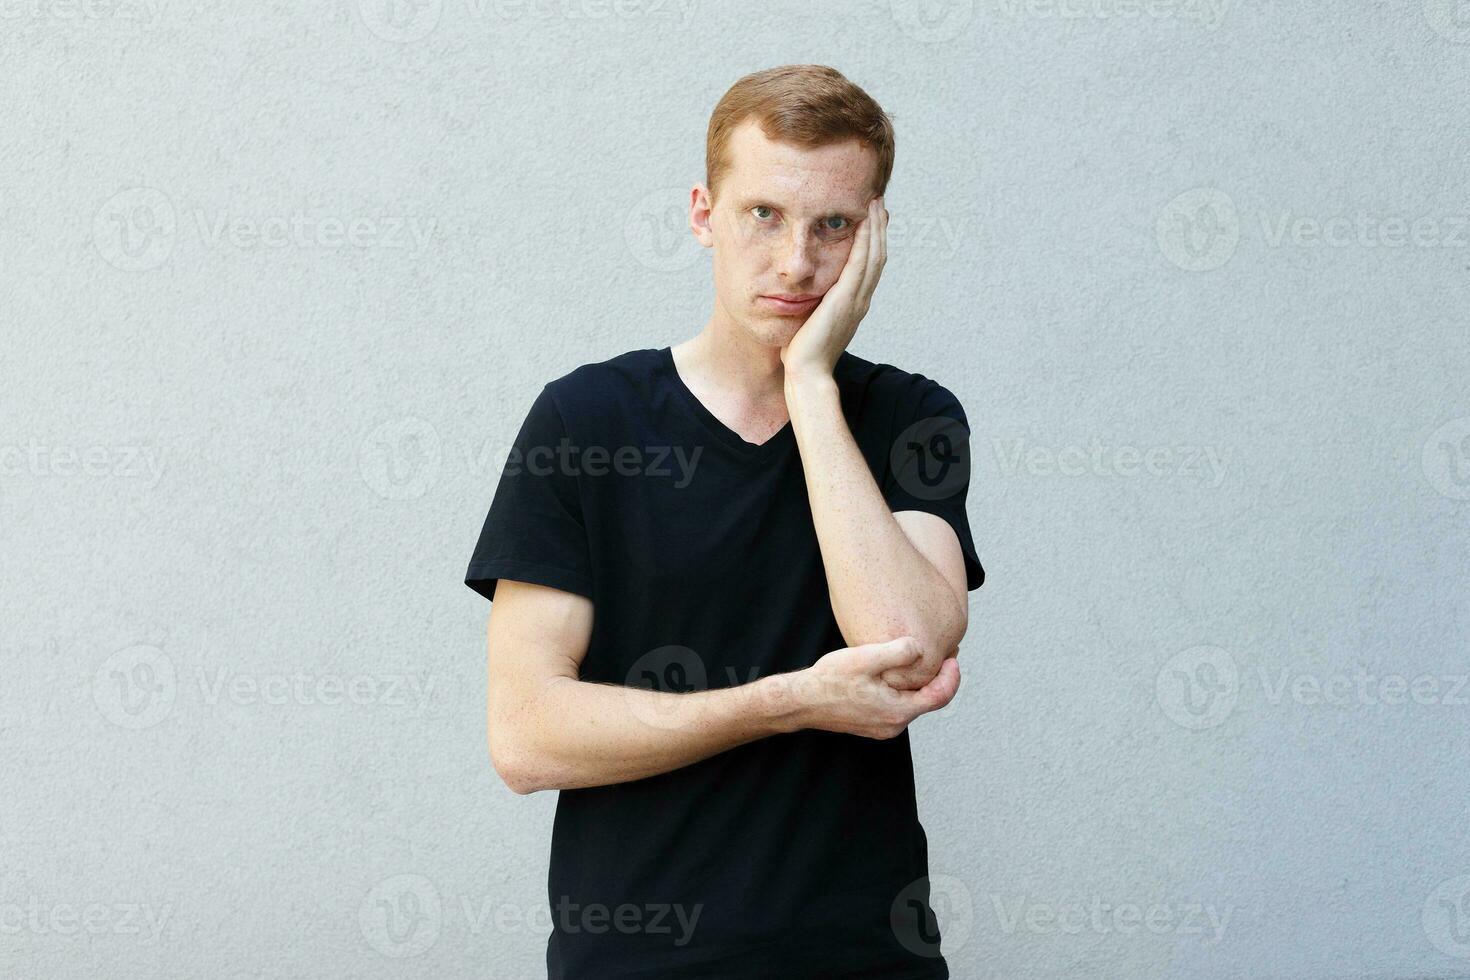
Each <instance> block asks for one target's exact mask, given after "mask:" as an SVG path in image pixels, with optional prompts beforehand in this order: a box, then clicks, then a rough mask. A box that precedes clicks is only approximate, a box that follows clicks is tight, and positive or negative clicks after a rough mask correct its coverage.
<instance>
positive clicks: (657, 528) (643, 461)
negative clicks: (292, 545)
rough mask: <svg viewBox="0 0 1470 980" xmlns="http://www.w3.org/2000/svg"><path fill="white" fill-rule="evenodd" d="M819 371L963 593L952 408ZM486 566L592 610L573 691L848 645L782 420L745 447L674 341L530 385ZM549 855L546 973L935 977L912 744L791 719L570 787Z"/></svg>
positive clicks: (855, 371)
mask: <svg viewBox="0 0 1470 980" xmlns="http://www.w3.org/2000/svg"><path fill="white" fill-rule="evenodd" d="M833 376H834V378H835V379H836V381H837V382H838V388H839V391H840V393H841V403H842V409H843V412H844V414H845V416H846V418H847V422H848V426H849V428H850V430H851V431H852V433H853V436H854V439H855V441H856V443H857V445H858V446H859V447H860V448H861V450H862V454H863V456H864V458H865V459H866V460H867V462H868V466H869V468H870V470H871V472H872V474H873V478H874V480H875V482H876V485H877V486H878V487H879V488H880V489H881V491H882V493H883V496H884V498H885V500H886V501H887V502H888V504H889V508H890V510H892V511H895V512H896V511H902V510H921V511H927V512H929V513H932V514H936V515H938V516H940V517H942V518H943V519H945V520H946V521H948V522H949V524H950V526H951V527H953V528H954V530H955V532H956V534H957V535H958V537H959V541H960V545H961V547H962V550H963V551H964V556H965V574H966V579H967V583H966V585H967V588H968V589H971V590H973V589H976V588H979V587H980V585H981V583H982V582H983V581H984V578H985V571H984V569H983V568H982V567H981V565H980V562H979V560H978V559H977V557H976V555H975V546H974V543H973V542H972V540H971V537H970V527H969V522H968V520H967V518H966V516H965V495H966V491H967V489H968V479H969V452H968V441H967V437H968V432H969V429H968V423H967V421H966V419H965V414H964V410H963V409H962V408H961V407H960V404H959V402H958V400H956V399H955V397H954V395H952V394H951V393H950V392H949V391H948V390H946V389H945V388H944V387H942V386H941V385H939V384H938V383H936V382H934V381H932V380H930V379H929V378H926V377H924V376H923V375H919V374H911V373H909V372H906V371H902V370H899V369H898V368H895V367H893V366H891V365H888V364H874V363H873V362H870V361H866V360H864V359H862V358H860V357H857V356H855V355H853V354H851V353H848V352H844V353H843V354H842V355H841V357H840V359H839V360H838V362H837V364H836V366H835V369H834V371H833ZM501 577H504V578H510V579H515V580H518V581H523V582H532V583H536V584H540V585H547V586H552V587H554V588H558V589H563V590H566V591H568V592H574V593H577V594H579V595H584V596H587V597H589V598H591V599H592V601H593V604H594V605H593V609H594V611H593V626H592V637H591V642H590V645H589V648H588V650H587V655H586V658H585V659H584V660H583V662H582V668H581V678H582V680H585V681H596V682H607V683H615V684H622V685H627V686H634V685H637V686H642V687H651V688H656V689H658V690H662V691H670V690H672V691H688V690H695V689H714V688H723V687H732V686H735V685H738V684H744V683H748V682H750V681H751V680H754V679H756V678H757V677H761V676H766V675H769V674H775V673H783V672H786V671H793V670H799V669H801V668H803V667H808V666H810V665H811V664H813V663H815V662H816V660H817V659H818V658H820V657H821V656H822V655H823V654H825V653H827V652H829V651H832V650H837V649H840V648H842V647H844V646H847V643H846V642H845V641H844V640H843V637H842V634H841V631H840V630H839V629H838V626H837V621H836V619H835V618H834V616H833V613H832V607H831V598H830V595H829V593H828V590H827V581H826V577H825V575H824V573H823V567H822V558H821V552H820V549H819V547H818V544H817V537H816V531H815V528H814V527H813V525H812V516H811V509H810V505H809V502H808V499H807V492H806V481H805V477H804V474H803V471H802V466H801V458H800V453H799V451H798V448H797V444H796V438H795V433H794V432H793V430H792V427H791V423H790V422H788V423H787V424H786V426H785V428H783V429H782V430H781V431H780V432H778V433H777V434H776V435H775V436H773V437H772V438H771V439H769V440H768V441H766V442H764V443H761V444H759V445H757V444H754V443H749V442H746V441H745V440H744V439H743V438H741V437H740V436H739V435H738V434H737V433H736V432H735V431H734V430H732V429H730V428H729V427H727V426H726V425H724V423H722V422H720V420H719V419H718V418H716V417H715V415H714V414H713V413H712V412H710V411H709V410H708V409H707V408H705V406H704V405H703V404H702V403H701V402H700V401H699V400H698V399H697V398H696V397H695V396H694V394H693V392H692V391H690V390H689V388H688V387H687V386H686V385H685V384H684V382H683V380H682V379H681V378H680V376H679V374H678V371H677V370H676V369H675V366H674V359H673V355H672V354H671V352H670V350H669V348H667V347H664V348H660V349H644V350H635V351H629V352H627V353H625V354H621V355H619V356H617V357H614V358H611V359H609V360H607V361H603V362H600V363H595V364H584V365H582V366H581V367H578V368H577V369H575V370H573V371H571V372H570V373H568V374H566V375H564V376H562V377H560V378H558V379H556V380H555V381H552V382H551V383H549V384H547V385H546V386H545V387H544V388H543V389H542V391H541V393H540V395H539V396H538V397H537V398H536V400H535V403H534V404H533V405H532V406H531V410H530V413H529V415H528V416H527V418H526V420H525V422H524V424H523V425H522V427H521V430H520V433H519V435H518V436H517V437H516V442H515V445H514V447H513V449H512V450H511V452H510V454H509V458H508V459H507V463H506V468H505V471H504V472H503V474H502V475H501V478H500V482H499V485H498V487H497V488H496V491H495V497H494V500H493V502H492V503H491V506H490V512H489V515H488V516H487V517H486V519H485V524H484V528H483V530H482V531H481V533H480V538H479V541H478V543H477V544H476V546H475V551H474V556H473V558H472V559H471V561H470V564H469V569H468V572H467V573H466V576H465V584H466V585H468V586H470V587H471V588H473V589H474V590H475V591H476V592H478V593H480V594H481V595H483V596H485V597H486V598H489V599H493V598H494V594H495V584H496V581H497V580H498V579H499V578H501ZM648 720H649V722H650V723H651V724H657V721H658V720H657V719H656V718H654V719H648ZM550 864H551V867H550V874H549V881H548V897H549V900H550V904H551V915H552V920H553V927H552V933H551V936H550V939H549V942H548V945H547V954H546V962H547V967H548V972H549V976H550V977H551V978H553V980H555V978H569V980H592V978H595V980H623V978H628V980H632V978H668V977H680V978H686V977H687V978H695V977H709V978H762V980H765V978H770V977H781V978H784V980H803V978H816V977H844V978H858V977H873V978H878V977H882V978H884V980H904V978H920V977H924V978H943V977H948V976H949V970H948V967H947V965H946V964H945V961H944V958H943V956H942V955H941V954H940V944H939V935H938V931H937V923H936V921H935V919H934V915H933V912H932V910H931V908H930V906H929V887H928V880H927V875H928V873H929V872H928V853H927V842H926V839H925V835H924V830H923V828H922V827H921V826H920V824H919V819H918V814H917V809H916V805H915V799H914V780H913V763H912V759H911V757H910V754H909V738H908V732H907V731H905V732H903V733H902V734H900V735H899V736H898V737H896V738H893V739H888V740H879V739H867V738H860V737H857V736H851V735H843V734H838V733H834V732H825V731H817V730H810V729H808V730H803V731H800V732H794V733H790V734H780V735H776V736H773V737H769V738H764V739H759V740H757V741H754V742H749V743H747V744H745V745H742V746H738V747H736V748H734V749H731V750H729V751H726V752H723V753H720V754H717V755H715V756H712V757H710V758H708V759H705V760H703V761H701V762H698V763H695V764H693V765H690V766H685V767H683V768H681V769H677V770H674V771H672V772H667V773H661V774H659V775H656V776H651V777H648V778H645V779H639V780H634V781H632V782H624V783H618V784H614V785H609V786H597V787H589V788H581V789H570V790H562V791H561V792H560V795H559V798H558V801H557V808H556V818H555V822H554V825H553V829H552V843H551V861H550Z"/></svg>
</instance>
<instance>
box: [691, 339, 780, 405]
mask: <svg viewBox="0 0 1470 980" xmlns="http://www.w3.org/2000/svg"><path fill="white" fill-rule="evenodd" d="M674 353H675V354H677V355H678V361H679V366H680V367H681V368H683V369H687V371H688V372H689V373H690V374H692V375H695V376H697V377H699V378H700V379H701V380H704V379H708V380H710V381H713V382H715V383H716V384H717V385H718V387H719V388H721V389H723V390H725V391H729V392H731V393H732V394H735V395H736V396H737V397H738V398H739V399H740V400H741V401H744V402H748V403H752V404H762V403H767V404H768V403H771V402H784V400H785V394H784V383H785V379H786V369H785V365H783V364H782V363H781V349H780V348H779V347H768V346H766V345H765V344H761V343H759V342H757V341H756V340H754V339H752V338H751V337H750V335H749V334H747V333H746V332H745V331H743V330H740V329H739V328H737V327H735V326H734V325H733V324H727V323H724V322H722V321H720V320H719V319H718V318H717V317H711V318H710V321H709V322H708V323H706V324H705V326H704V329H703V330H701V331H700V332H699V333H698V334H696V335H695V336H693V337H691V338H689V339H688V340H686V341H683V342H682V343H679V344H675V345H674Z"/></svg>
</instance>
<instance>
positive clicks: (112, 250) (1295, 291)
mask: <svg viewBox="0 0 1470 980" xmlns="http://www.w3.org/2000/svg"><path fill="white" fill-rule="evenodd" d="M811 61H815V62H823V63H828V64H832V65H834V66H836V67H838V68H839V69H841V70H843V71H844V72H845V73H847V74H848V75H849V76H850V77H851V78H853V79H854V80H855V81H857V82H859V83H860V84H862V85H864V86H865V87H867V88H868V89H869V91H870V92H872V94H873V95H874V96H875V97H876V98H877V99H878V100H879V101H880V102H881V103H883V105H884V106H885V107H886V108H887V109H888V110H889V112H890V113H891V114H892V116H893V118H894V121H895V123H896V125H897V129H898V159H897V164H896V167H895V172H894V176H893V181H892V184H891V186H890V188H889V194H888V200H887V203H888V207H889V210H890V212H891V214H892V224H891V226H890V257H889V262H888V266H887V269H886V271H885V274H884V278H883V283H882V285H881V286H880V288H879V290H878V293H877V295H876V297H875V300H874V303H873V309H872V311H871V313H870V314H869V316H868V319H867V320H866V321H865V322H864V324H863V326H862V329H861V330H860V331H859V334H858V336H857V339H856V341H855V343H854V345H853V348H852V349H853V350H854V352H855V353H858V354H860V355H862V356H864V357H868V358H870V359H874V360H883V361H889V362H891V363H895V364H897V365H899V366H901V367H904V368H907V369H909V370H914V371H920V372H923V373H925V374H928V375H930V376H931V377H934V378H936V379H938V380H939V381H941V382H942V383H944V384H945V385H946V386H948V387H949V388H950V389H951V390H953V391H954V392H955V393H956V394H957V395H958V396H959V397H960V399H961V400H962V402H963V403H964V405H965V408H966V411H967V413H968V416H969V419H970V421H971V423H972V426H973V429H974V433H973V443H972V448H973V451H974V475H973V485H972V490H971V495H970V501H969V503H970V515H971V523H972V525H973V527H974V529H975V537H976V542H977V545H978V548H979V552H980V555H981V558H982V560H983V561H984V563H985V566H986V570H987V573H988V581H987V584H986V585H985V587H984V588H983V589H981V590H980V591H978V592H976V593H972V596H971V599H972V605H971V628H970V633H969V636H968V637H967V639H966V641H965V646H964V653H963V654H962V658H961V661H962V663H963V664H965V665H966V667H965V670H966V679H965V684H964V687H963V688H962V690H961V692H960V694H959V697H958V698H957V699H956V701H955V702H954V703H953V704H952V705H951V706H950V707H949V708H948V709H946V710H945V711H944V712H941V713H938V714H935V715H931V716H927V717H925V718H923V719H920V720H919V722H918V723H916V725H915V726H914V728H913V738H914V747H915V756H916V766H917V769H918V772H919V780H920V811H921V816H922V818H923V820H924V822H925V825H926V827H927V829H928V832H929V840H930V848H931V851H930V864H931V868H932V870H933V875H934V886H933V887H934V891H935V894H936V899H935V901H936V905H937V907H938V909H939V911H940V913H941V916H942V924H943V927H944V930H945V940H946V941H945V952H946V954H947V956H948V958H949V960H950V962H951V964H952V967H953V969H954V973H955V976H956V977H963V978H979V977H984V978H1028V980H1029V978H1046V980H1051V978H1064V977H1079V978H1080V977H1087V978H1093V977H1129V978H1133V977H1148V978H1153V977H1190V978H1193V977H1221V978H1264V977H1269V978H1317V977H1323V978H1326V977H1373V978H1408V977H1416V978H1420V977H1451V976H1466V975H1470V836H1467V834H1470V832H1467V826H1470V822H1467V819H1466V817H1467V813H1466V802H1467V795H1466V784H1465V773H1466V771H1467V767H1466V760H1467V749H1470V724H1467V722H1470V706H1467V705H1470V688H1467V687H1466V686H1465V676H1466V673H1467V671H1470V658H1467V654H1466V641H1465V638H1466V636H1467V634H1470V613H1467V603H1466V595H1465V586H1466V569H1467V568H1470V529H1467V524H1470V395H1467V384H1466V378H1467V376H1470V334H1467V330H1466V327H1467V319H1470V317H1467V309H1470V228H1467V218H1470V193H1467V191H1470V153H1467V143H1466V132H1467V128H1470V127H1467V122H1470V110H1467V107H1466V94H1467V88H1470V4H1467V3H1465V2H1463V0H1430V2H1427V3H1425V2H1422V0H1390V2H1384V3H1369V2H1327V0H1304V2H1301V3H1267V2H1261V0H1249V2H1247V0H1233V2H1232V0H970V2H964V0H960V2H950V3H947V4H945V3H909V2H894V3H892V4H891V5H890V4H883V3H873V2H867V3H855V4H854V3H836V2H831V0H827V2H816V3H813V2H803V3H799V4H798V3H785V2H783V3H762V4H758V5H757V4H725V3H713V2H701V3H695V2H692V0H623V2H619V3H617V4H614V3H612V2H610V0H608V2H599V0H556V2H552V0H537V2H535V3H511V2H508V0H507V2H496V0H442V2H440V0H432V2H429V0H418V2H417V3H409V2H403V0H364V2H362V3H361V4H359V3H358V2H357V0H343V2H339V3H329V4H284V3H279V2H262V3H256V4H231V5H226V4H214V5H193V4H185V3H181V2H172V0H168V2H150V0H137V2H124V0H0V80H3V83H4V87H3V91H4V95H3V99H0V133H3V136H0V330H3V347H0V470H3V474H0V555H3V560H0V590H3V596H4V615H3V619H0V663H3V666H4V671H3V675H0V749H3V755H4V765H3V769H0V772H3V776H0V778H3V780H4V790H3V792H0V845H3V846H0V976H4V977H6V978H9V977H64V978H82V977H95V976H107V977H111V978H132V977H168V978H185V977H188V978H195V977H227V978H246V977H303V978H304V977H325V976H331V977H426V976H433V977H511V978H533V977H536V976H539V975H544V960H543V957H544V948H545V935H546V929H547V921H548V920H547V913H546V910H545V908H544V904H545V875H546V861H547V850H548V841H549V836H550V826H551V825H550V821H551V817H552V813H553V808H554V805H555V796H554V794H550V793H541V794H535V795H532V796H528V797H518V796H515V795H514V794H512V793H511V792H510V791H509V790H507V789H506V788H505V787H504V786H503V785H502V784H501V783H500V781H499V780H498V779H497V778H496V776H495V774H494V772H493V770H492V769H491V766H490V763H489V760H488V758H487V754H486V750H485V737H484V707H485V666H484V648H483V647H484V627H485V617H486V614H487V612H488V610H489V606H488V605H487V604H486V603H485V602H484V600H483V599H481V598H479V597H478V596H476V595H475V594H474V593H472V592H471V591H470V590H469V589H466V588H465V587H464V586H463V585H462V584H461V578H462V576H463V573H464V570H465V565H466V563H467V561H468V559H469V555H470V551H471V549H472V547H473V544H474V541H475V538H476V535H477V533H478V531H479V528H480V522H481V521H482V519H483V518H484V514H485V509H486V507H487V506H488V504H489V501H490V495H491V493H492V491H493V489H494V485H495V480H496V478H497V476H498V473H499V466H500V464H501V462H502V461H503V459H504V453H505V451H506V449H507V448H508V445H509V440H510V439H511V437H512V436H513V435H514V433H515V430H516V427H517V426H518V424H519V422H520V419H521V418H522V416H523V415H524V413H525V410H526V408H527V407H528V406H529V405H530V401H531V399H532V398H533V396H534V395H535V393H536V392H537V391H538V390H539V388H540V386H541V385H542V384H543V383H544V382H545V381H546V380H549V379H550V378H552V377H555V376H557V375H560V374H562V373H564V372H566V371H568V370H570V369H571V368H572V367H574V366H576V365H577V364H580V363H583V362H586V361H593V360H601V359H603V358H606V357H609V356H612V355H613V354H616V353H619V352H622V351H625V350H628V349H631V348H636V347H649V346H662V345H664V344H668V343H675V342H678V341H679V340H682V339H684V338H686V337H688V336H691V335H692V334H694V333H695V332H697V331H698V329H699V328H700V327H701V326H702V325H703V323H704V322H705V319H706V317H707V316H708V313H709V307H710V301H711V285H710V281H709V272H710V270H709V256H708V254H707V253H705V252H703V251H702V250H701V249H699V248H698V246H697V245H696V244H695V242H694V241H693V239H692V236H691V235H690V234H689V233H688V231H687V229H686V227H685V215H684V212H683V205H684V199H685V195H686V194H687V191H688V189H689V187H690V185H691V184H692V183H693V182H694V181H696V180H699V179H702V176H703V136H704V129H705V125H706V123H707V120H708V114H709V112H710V110H711V109H712V108H713V106H714V104H715V102H716V100H717V99H718V98H719V96H720V94H721V93H722V92H723V91H724V90H725V88H726V87H728V86H729V85H730V84H731V83H732V82H733V81H734V80H735V79H736V78H737V77H739V76H740V75H742V74H744V73H746V72H749V71H754V70H757V69H760V68H765V67H769V66H772V65H776V64H783V63H789V62H811Z"/></svg>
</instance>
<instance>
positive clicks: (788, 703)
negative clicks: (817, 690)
mask: <svg viewBox="0 0 1470 980" xmlns="http://www.w3.org/2000/svg"><path fill="white" fill-rule="evenodd" d="M802 673H804V671H799V670H798V671H792V672H790V673H785V674H771V675H770V676H768V677H762V678H760V679H758V680H755V681H752V682H751V685H750V686H751V693H752V694H753V695H754V700H755V702H756V706H757V709H758V711H759V714H760V716H761V720H762V722H763V723H764V724H765V725H766V727H767V729H768V730H769V732H770V734H773V735H785V734H790V733H791V732H796V731H800V730H801V729H803V728H806V727H807V723H806V714H807V706H806V705H805V703H803V701H802V699H801V685H800V684H799V683H794V681H795V680H796V679H797V675H798V674H802Z"/></svg>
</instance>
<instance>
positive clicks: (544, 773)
mask: <svg viewBox="0 0 1470 980" xmlns="http://www.w3.org/2000/svg"><path fill="white" fill-rule="evenodd" d="M781 677H782V675H772V676H770V677H763V678H760V679H758V680H755V681H753V682H751V683H749V684H742V685H740V686H738V687H730V688H721V689H717V690H709V691H693V692H689V693H684V694H676V693H667V692H661V691H651V690H646V689H644V688H638V687H625V686H622V685H618V684H601V683H594V682H591V681H582V680H577V679H575V678H571V677H555V678H552V679H550V680H548V681H546V682H545V683H544V684H542V685H541V686H540V688H539V689H538V690H537V691H535V692H534V693H533V694H531V695H530V696H529V697H527V698H524V699H523V700H522V704H521V705H520V706H519V707H520V710H519V711H518V712H517V715H518V716H519V717H518V720H517V725H516V727H517V732H516V737H515V738H514V739H512V742H513V745H514V748H513V750H512V755H513V757H514V759H515V762H514V764H513V767H512V768H513V770H514V772H515V774H516V775H515V782H516V784H517V785H516V786H515V788H516V789H517V791H518V792H523V793H529V792H534V791H536V790H542V789H576V788H579V787H586V786H605V785H608V784H612V783H622V782H629V781H631V780H635V779H643V778H646V777H648V776H656V775H658V774H660V773H664V772H669V771H671V770H674V769H680V768H683V767H684V766H687V765H690V764H692V763H695V762H699V761H700V760H702V759H707V758H709V757H710V756H712V755H717V754H718V753H720V752H724V751H726V750H727V749H732V748H734V747H736V746H738V745H744V744H745V743H747V742H753V741H756V740H757V739H761V738H766V737H768V736H770V735H775V734H779V733H782V732H788V731H795V730H796V728H797V727H799V719H798V715H797V711H796V707H795V705H794V703H793V701H792V697H791V691H790V687H789V686H788V685H787V684H786V683H785V681H784V680H782V679H781Z"/></svg>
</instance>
